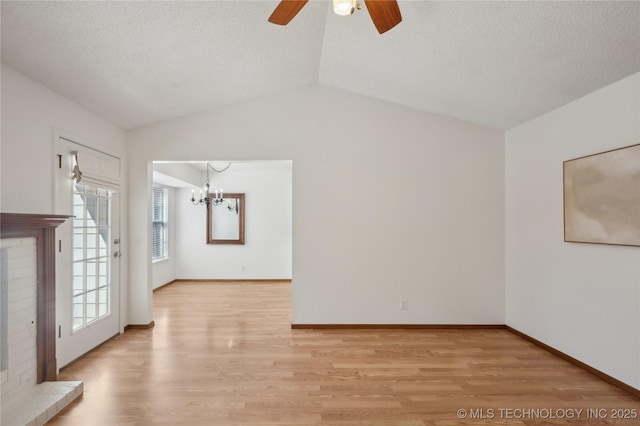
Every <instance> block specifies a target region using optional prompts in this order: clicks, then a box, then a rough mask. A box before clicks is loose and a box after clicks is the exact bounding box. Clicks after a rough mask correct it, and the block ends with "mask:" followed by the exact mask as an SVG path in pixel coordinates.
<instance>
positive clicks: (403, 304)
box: [400, 300, 409, 311]
mask: <svg viewBox="0 0 640 426" xmlns="http://www.w3.org/2000/svg"><path fill="white" fill-rule="evenodd" d="M407 309H409V302H408V301H406V300H403V301H402V302H400V310H401V311H406V310H407Z"/></svg>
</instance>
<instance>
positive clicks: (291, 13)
mask: <svg viewBox="0 0 640 426" xmlns="http://www.w3.org/2000/svg"><path fill="white" fill-rule="evenodd" d="M308 1H309V0H282V1H281V2H280V4H278V6H276V8H275V10H274V11H273V13H272V14H271V16H269V22H271V23H272V24H278V25H287V24H288V23H289V21H291V20H292V19H293V18H294V17H295V16H296V15H297V14H298V12H300V9H302V7H303V6H304V5H305V4H307V2H308Z"/></svg>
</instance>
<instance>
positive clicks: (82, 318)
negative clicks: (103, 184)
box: [73, 183, 112, 331]
mask: <svg viewBox="0 0 640 426" xmlns="http://www.w3.org/2000/svg"><path fill="white" fill-rule="evenodd" d="M111 196H112V194H111V192H110V191H108V190H106V189H101V188H97V187H94V186H91V185H85V184H78V183H76V184H75V185H74V192H73V214H74V218H73V331H77V330H79V329H80V328H83V327H84V326H86V325H88V324H90V323H92V322H94V321H97V320H99V319H101V318H103V317H106V316H107V315H109V313H110V306H109V292H110V291H111V279H110V273H109V268H110V263H111V257H110V253H109V242H110V238H111V237H110V235H111Z"/></svg>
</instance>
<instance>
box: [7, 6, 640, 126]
mask: <svg viewBox="0 0 640 426" xmlns="http://www.w3.org/2000/svg"><path fill="white" fill-rule="evenodd" d="M398 3H399V5H400V10H401V13H402V16H403V21H402V22H401V23H400V24H399V25H398V26H397V27H395V28H393V29H392V30H390V31H389V32H387V33H385V34H383V35H379V34H378V33H377V31H376V29H375V28H374V26H373V24H372V23H371V20H370V18H369V15H368V13H367V11H366V7H363V10H361V11H356V12H355V13H354V14H353V15H351V16H347V17H339V16H337V15H335V14H333V12H331V10H330V9H331V5H330V2H329V1H325V0H323V1H313V0H312V1H311V2H309V4H307V5H306V6H305V7H304V8H303V9H302V11H301V12H300V13H299V14H298V16H297V17H296V18H295V19H294V20H293V21H292V22H291V23H290V24H289V25H287V26H284V27H282V26H277V25H273V24H270V23H268V22H267V18H268V17H269V15H270V14H271V12H272V10H273V9H274V8H275V6H276V5H277V4H278V2H277V1H204V2H202V1H200V2H186V1H173V2H142V1H132V2H127V1H124V2H93V1H91V2H90V1H84V2H58V1H48V2H24V1H18V2H12V1H2V62H3V63H5V64H7V65H9V66H11V67H13V68H15V69H17V70H18V71H20V72H22V73H23V74H25V75H26V76H28V77H30V78H32V79H34V80H36V81H38V82H40V83H42V84H43V85H45V86H47V87H49V88H50V89H52V90H54V91H56V92H58V93H60V94H62V95H64V96H66V97H68V98H71V99H73V100H75V101H76V102H78V103H79V104H81V105H83V106H84V107H86V108H87V109H89V110H91V111H93V112H95V113H96V114H98V115H100V116H102V117H104V118H105V119H107V120H109V121H111V122H113V123H115V124H118V125H119V126H121V127H123V128H124V129H132V128H136V127H140V126H144V125H147V124H150V123H153V122H157V121H161V120H166V119H169V118H173V117H176V116H181V115H186V114H191V113H194V112H198V111H201V110H205V109H210V108H215V107H220V106H224V105H229V104H233V103H237V102H242V101H244V100H249V99H252V98H255V97H258V96H263V95H267V94H272V93H277V92H281V91H284V90H290V89H295V88H297V87H301V86H306V85H311V84H318V83H319V84H323V85H327V86H332V87H336V88H340V89H344V90H347V91H352V92H355V93H359V94H363V95H367V96H370V97H374V98H379V99H383V100H387V101H390V102H394V103H397V104H400V105H405V106H409V107H414V108H418V109H421V110H426V111H431V112H436V113H440V114H443V115H447V116H452V117H456V118H460V119H463V120H467V121H471V122H474V123H479V124H482V125H486V126H489V127H493V128H498V129H508V128H511V127H513V126H515V125H517V124H519V123H522V122H524V121H527V120H529V119H531V118H534V117H536V116H538V115H540V114H542V113H544V112H547V111H549V110H552V109H554V108H557V107H559V106H561V105H564V104H566V103H568V102H571V101H572V100H575V99H577V98H579V97H581V96H583V95H585V94H587V93H590V92H592V91H594V90H596V89H598V88H600V87H603V86H606V85H608V84H610V83H613V82H615V81H617V80H620V79H622V78H624V77H626V76H628V75H631V74H633V73H636V72H639V71H640V2H634V1H630V2H582V1H575V2H569V1H546V2H532V1H522V2H520V1H513V2H509V1H507V2H484V1H475V2H454V1H438V2H435V1H402V0H400V1H399V2H398ZM639 96H640V95H639Z"/></svg>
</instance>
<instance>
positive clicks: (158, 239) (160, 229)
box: [151, 186, 169, 260]
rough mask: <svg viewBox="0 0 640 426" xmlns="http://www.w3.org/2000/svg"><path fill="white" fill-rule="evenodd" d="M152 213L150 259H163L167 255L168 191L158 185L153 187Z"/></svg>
mask: <svg viewBox="0 0 640 426" xmlns="http://www.w3.org/2000/svg"><path fill="white" fill-rule="evenodd" d="M152 202H153V209H152V210H153V213H152V218H151V221H152V223H153V230H152V236H151V245H152V255H151V258H152V260H158V259H164V258H166V257H168V256H169V253H168V251H169V250H168V239H167V222H168V202H169V197H168V191H167V188H163V187H160V186H154V187H153V201H152Z"/></svg>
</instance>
